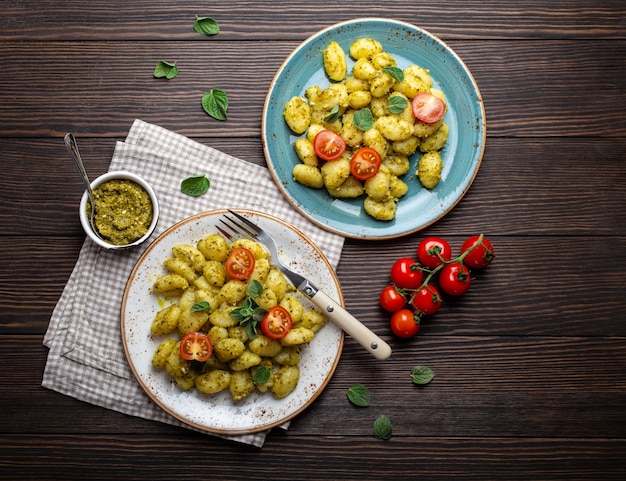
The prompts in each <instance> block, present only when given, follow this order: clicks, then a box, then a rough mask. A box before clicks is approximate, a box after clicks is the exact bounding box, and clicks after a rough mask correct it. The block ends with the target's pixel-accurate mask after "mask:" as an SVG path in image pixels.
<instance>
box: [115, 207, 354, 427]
mask: <svg viewBox="0 0 626 481" xmlns="http://www.w3.org/2000/svg"><path fill="white" fill-rule="evenodd" d="M238 212H239V213H241V214H243V215H245V216H247V217H248V218H249V219H250V220H252V221H253V222H256V223H258V224H259V225H260V226H261V227H262V228H263V229H266V230H267V231H268V232H269V233H270V234H271V235H272V236H274V238H275V239H276V240H277V242H278V243H279V250H280V255H281V258H282V260H283V261H285V262H287V263H288V264H289V265H291V266H292V267H293V268H294V269H296V270H298V271H299V272H301V273H302V274H303V275H305V276H307V277H309V278H310V279H311V280H312V281H313V282H314V283H315V284H317V285H319V286H324V290H325V291H326V292H328V294H329V295H331V296H333V297H334V298H335V299H337V300H339V301H340V302H341V303H343V295H342V293H341V287H340V285H339V280H338V279H337V277H336V275H335V273H334V270H333V268H332V266H331V265H330V264H329V262H328V260H327V259H326V257H325V256H324V254H323V253H322V252H321V251H320V250H319V248H317V247H316V246H315V245H314V244H313V243H312V242H311V241H310V240H309V239H308V238H307V237H306V236H305V235H304V234H302V233H301V232H300V231H298V230H296V229H294V228H293V227H291V226H290V225H288V224H287V223H285V222H283V221H281V220H279V219H276V218H274V217H271V216H269V215H266V214H262V213H259V212H252V211H243V210H238ZM224 213H226V211H211V212H206V213H202V214H198V215H195V216H193V217H190V218H188V219H186V220H184V221H182V222H180V223H178V224H176V225H174V226H173V227H171V228H170V229H168V230H167V231H165V232H164V233H163V234H161V236H159V238H158V239H156V240H155V241H154V243H153V244H152V245H150V247H148V249H147V250H146V251H145V252H144V254H143V255H142V256H141V257H140V259H139V260H138V261H137V264H136V266H135V268H134V269H133V271H132V273H131V275H130V279H129V281H128V284H127V286H126V291H125V293H124V299H123V303H122V312H121V327H122V341H123V344H124V349H125V352H126V357H127V359H128V362H129V364H130V367H131V369H132V371H133V373H134V374H135V377H136V378H137V381H139V384H140V385H141V387H142V388H143V389H144V390H145V391H146V393H147V394H148V395H149V396H150V397H151V398H152V399H153V400H154V402H155V403H157V404H158V405H159V406H160V407H161V408H163V409H164V410H165V411H167V412H168V413H169V414H171V415H172V416H174V417H175V418H177V419H179V420H180V421H183V422H185V423H186V424H188V425H190V426H193V427H195V428H197V429H200V430H204V431H208V432H213V433H220V434H230V435H236V434H245V433H252V432H257V431H263V430H266V429H269V428H272V427H274V426H277V425H280V424H282V423H284V422H285V421H288V420H289V419H291V418H293V417H294V416H296V415H297V414H299V413H300V412H302V411H303V410H304V409H305V408H306V407H307V406H308V405H309V404H311V403H312V402H313V400H315V398H317V396H318V395H319V394H320V393H321V392H322V391H323V389H324V388H325V387H326V384H327V383H328V381H330V378H331V377H332V375H333V373H334V371H335V368H336V367H337V363H338V362H339V357H340V355H341V350H342V348H343V332H342V331H341V329H339V328H338V327H337V326H336V325H334V324H333V323H331V322H329V323H327V324H326V325H325V326H324V327H323V328H322V329H321V330H320V331H319V332H318V333H317V334H316V336H315V338H314V339H313V341H311V343H310V344H309V345H308V346H306V347H305V348H303V350H302V352H301V361H300V381H299V382H298V386H297V387H296V389H295V391H294V392H292V393H291V394H290V395H288V396H287V397H285V398H284V399H280V400H278V399H274V398H273V396H272V395H271V394H269V393H266V394H260V393H254V394H252V395H250V396H249V397H248V398H246V399H244V400H242V401H240V402H238V403H235V402H233V401H232V399H231V397H230V394H229V393H228V392H226V393H224V392H223V393H219V394H215V395H212V396H207V395H204V394H202V393H200V392H198V391H195V390H194V391H182V390H181V389H180V388H179V387H178V386H177V385H176V384H175V383H174V382H173V381H172V380H170V378H169V376H167V375H166V373H165V371H161V370H157V369H154V368H153V367H152V364H151V359H152V355H153V354H154V351H155V350H156V348H157V346H158V345H159V344H160V342H161V341H162V340H163V339H164V338H156V337H154V336H152V335H151V333H150V326H151V324H152V320H153V319H154V316H155V314H156V312H157V311H158V310H160V309H162V307H163V306H162V305H159V301H158V299H157V297H156V296H154V295H153V294H152V292H151V290H152V285H153V283H154V281H155V279H156V278H157V276H159V275H161V274H164V273H165V271H164V268H163V261H164V260H165V259H166V258H168V257H171V255H172V253H171V252H172V251H171V249H172V247H173V246H175V245H177V244H184V243H191V244H195V243H196V242H198V241H199V240H200V239H202V238H203V237H206V236H207V235H209V234H212V233H215V232H217V230H216V228H215V225H216V223H217V221H218V219H219V218H220V216H221V215H223V214H224ZM302 300H303V302H304V303H308V302H309V301H308V300H307V299H306V298H305V297H304V296H302ZM308 305H310V306H312V304H308Z"/></svg>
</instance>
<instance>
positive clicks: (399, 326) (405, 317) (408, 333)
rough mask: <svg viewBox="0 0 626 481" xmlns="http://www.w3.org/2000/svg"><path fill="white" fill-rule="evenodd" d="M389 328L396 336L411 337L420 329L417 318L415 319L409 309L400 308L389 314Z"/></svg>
mask: <svg viewBox="0 0 626 481" xmlns="http://www.w3.org/2000/svg"><path fill="white" fill-rule="evenodd" d="M389 324H390V326H391V330H392V331H393V333H394V334H395V335H396V336H398V337H404V338H409V337H413V336H414V335H415V334H417V333H418V332H419V330H420V323H419V320H416V319H415V317H414V314H413V311H412V310H411V309H401V310H399V311H398V312H395V313H394V314H393V316H391V321H390V323H389Z"/></svg>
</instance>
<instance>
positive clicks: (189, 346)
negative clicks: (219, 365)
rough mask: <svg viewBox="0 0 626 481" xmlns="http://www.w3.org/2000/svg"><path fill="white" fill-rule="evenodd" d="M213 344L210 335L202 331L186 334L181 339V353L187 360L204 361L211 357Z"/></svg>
mask: <svg viewBox="0 0 626 481" xmlns="http://www.w3.org/2000/svg"><path fill="white" fill-rule="evenodd" d="M212 353H213V345H212V344H211V340H210V339H209V337H208V336H207V335H206V334H204V333H202V332H190V333H188V334H185V336H184V337H183V339H182V340H181V341H180V355H181V357H182V358H183V359H186V360H187V361H200V362H204V361H206V360H208V359H209V358H210V357H211V354H212Z"/></svg>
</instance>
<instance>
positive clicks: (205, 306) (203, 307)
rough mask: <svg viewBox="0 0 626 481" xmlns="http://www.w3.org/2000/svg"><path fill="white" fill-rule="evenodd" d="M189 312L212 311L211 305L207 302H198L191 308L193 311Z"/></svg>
mask: <svg viewBox="0 0 626 481" xmlns="http://www.w3.org/2000/svg"><path fill="white" fill-rule="evenodd" d="M189 310H190V311H191V312H200V311H210V310H211V304H209V303H208V302H207V301H199V302H196V303H195V304H194V305H193V306H191V309H189Z"/></svg>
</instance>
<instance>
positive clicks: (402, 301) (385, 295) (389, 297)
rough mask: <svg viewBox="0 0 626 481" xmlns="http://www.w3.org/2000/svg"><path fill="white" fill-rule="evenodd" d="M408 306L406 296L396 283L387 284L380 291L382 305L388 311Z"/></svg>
mask: <svg viewBox="0 0 626 481" xmlns="http://www.w3.org/2000/svg"><path fill="white" fill-rule="evenodd" d="M404 306H406V297H404V294H402V293H401V292H400V291H399V290H398V288H397V287H396V286H394V285H389V286H386V287H385V288H384V289H383V290H382V291H381V293H380V307H382V308H383V309H384V310H385V311H388V312H396V311H399V310H400V309H402V308H403V307H404Z"/></svg>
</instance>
